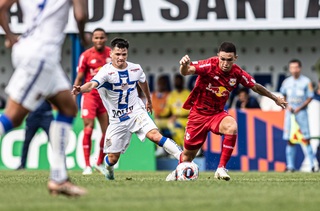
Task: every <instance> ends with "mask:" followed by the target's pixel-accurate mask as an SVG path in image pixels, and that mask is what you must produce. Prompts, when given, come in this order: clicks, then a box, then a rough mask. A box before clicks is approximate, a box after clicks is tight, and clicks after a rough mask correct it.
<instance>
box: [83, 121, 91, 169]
mask: <svg viewBox="0 0 320 211" xmlns="http://www.w3.org/2000/svg"><path fill="white" fill-rule="evenodd" d="M83 125H84V129H83V132H84V134H83V139H82V147H83V155H84V160H85V163H86V167H85V168H84V170H83V172H82V174H83V175H90V174H92V168H91V165H90V154H91V148H92V140H91V136H92V132H93V127H94V119H89V118H83Z"/></svg>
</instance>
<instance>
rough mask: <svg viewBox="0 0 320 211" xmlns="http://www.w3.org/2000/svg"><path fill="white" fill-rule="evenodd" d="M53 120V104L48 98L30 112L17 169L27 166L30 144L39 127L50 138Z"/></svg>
mask: <svg viewBox="0 0 320 211" xmlns="http://www.w3.org/2000/svg"><path fill="white" fill-rule="evenodd" d="M52 120H53V115H52V106H51V104H50V103H49V102H48V101H47V100H45V101H43V103H42V104H41V105H40V106H39V107H38V108H37V109H36V110H34V111H32V112H30V113H29V114H28V117H27V118H26V133H25V136H24V142H23V147H22V155H21V164H20V166H19V167H18V169H17V170H23V169H25V168H26V161H27V155H28V151H29V145H30V143H31V140H32V138H33V137H34V135H35V134H36V132H37V131H38V129H39V128H42V129H43V130H44V131H45V132H46V134H47V136H48V138H49V140H50V136H49V129H50V123H51V121H52Z"/></svg>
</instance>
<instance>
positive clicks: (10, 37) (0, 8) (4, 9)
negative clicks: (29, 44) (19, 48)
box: [0, 0, 18, 48]
mask: <svg viewBox="0 0 320 211" xmlns="http://www.w3.org/2000/svg"><path fill="white" fill-rule="evenodd" d="M15 2H18V0H2V1H0V26H2V28H3V30H4V31H5V33H6V40H5V42H4V45H5V47H7V48H11V47H12V46H13V45H14V44H15V43H16V42H17V41H18V37H17V36H16V35H14V34H13V33H12V31H11V29H10V27H9V20H8V14H7V13H8V11H9V9H10V8H11V6H12V4H13V3H15Z"/></svg>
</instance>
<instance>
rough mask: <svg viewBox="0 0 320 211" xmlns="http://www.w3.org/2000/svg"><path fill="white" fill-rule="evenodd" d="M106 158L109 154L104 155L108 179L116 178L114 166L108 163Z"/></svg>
mask: <svg viewBox="0 0 320 211" xmlns="http://www.w3.org/2000/svg"><path fill="white" fill-rule="evenodd" d="M106 158H107V155H106V156H105V157H104V163H105V176H106V180H114V167H113V166H109V165H108V164H107V162H106Z"/></svg>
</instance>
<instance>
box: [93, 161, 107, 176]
mask: <svg viewBox="0 0 320 211" xmlns="http://www.w3.org/2000/svg"><path fill="white" fill-rule="evenodd" d="M94 169H95V170H96V171H97V172H100V174H103V175H106V169H105V168H104V166H103V164H100V165H95V166H94Z"/></svg>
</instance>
